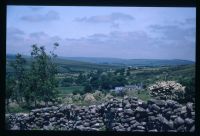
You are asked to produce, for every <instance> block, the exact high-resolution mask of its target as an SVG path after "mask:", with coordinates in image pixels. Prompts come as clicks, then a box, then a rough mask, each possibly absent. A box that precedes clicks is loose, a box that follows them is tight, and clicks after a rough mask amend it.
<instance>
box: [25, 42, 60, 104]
mask: <svg viewBox="0 0 200 136" xmlns="http://www.w3.org/2000/svg"><path fill="white" fill-rule="evenodd" d="M58 46H59V45H58V44H57V43H55V44H54V50H55V49H56V47H58ZM54 50H53V51H51V52H50V55H48V54H47V53H46V51H45V48H44V46H41V47H37V45H33V46H32V52H31V56H32V59H33V62H32V65H31V70H30V79H29V80H30V86H29V87H30V90H31V92H32V99H33V100H34V101H35V105H37V104H36V102H37V101H44V102H45V105H48V102H49V101H50V100H52V99H53V98H54V97H55V96H56V94H57V90H56V87H57V86H58V82H57V80H56V78H55V75H56V73H57V68H56V64H55V63H54V59H55V58H56V57H57V55H56V54H54Z"/></svg>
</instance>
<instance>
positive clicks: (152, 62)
mask: <svg viewBox="0 0 200 136" xmlns="http://www.w3.org/2000/svg"><path fill="white" fill-rule="evenodd" d="M63 58H64V59H67V60H76V61H82V62H89V63H96V64H107V65H115V66H176V65H187V64H194V62H193V61H189V60H179V59H172V60H166V59H121V58H97V57H63Z"/></svg>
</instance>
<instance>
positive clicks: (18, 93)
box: [6, 54, 27, 105]
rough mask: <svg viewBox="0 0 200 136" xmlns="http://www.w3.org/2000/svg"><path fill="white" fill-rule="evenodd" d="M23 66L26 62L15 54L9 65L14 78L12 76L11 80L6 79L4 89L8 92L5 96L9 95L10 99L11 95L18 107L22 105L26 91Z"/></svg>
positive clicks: (19, 55)
mask: <svg viewBox="0 0 200 136" xmlns="http://www.w3.org/2000/svg"><path fill="white" fill-rule="evenodd" d="M25 64H26V60H25V59H24V58H22V55H21V54H17V55H16V60H15V62H12V63H11V67H12V68H13V69H14V76H12V79H11V78H10V77H7V78H8V79H7V87H6V88H7V91H8V92H7V93H6V94H7V96H9V95H10V97H11V95H12V96H13V98H14V99H15V100H16V101H17V103H18V104H19V105H21V104H22V102H23V96H24V94H25V92H26V90H27V78H26V77H27V75H26V71H25V68H24V65H25ZM12 82H13V83H12ZM11 87H12V88H11ZM11 93H12V94H11Z"/></svg>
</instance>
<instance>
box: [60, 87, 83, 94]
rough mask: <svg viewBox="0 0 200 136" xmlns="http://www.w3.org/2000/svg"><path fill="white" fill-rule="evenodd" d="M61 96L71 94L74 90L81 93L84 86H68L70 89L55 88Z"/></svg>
mask: <svg viewBox="0 0 200 136" xmlns="http://www.w3.org/2000/svg"><path fill="white" fill-rule="evenodd" d="M57 89H58V90H59V92H60V94H61V95H65V94H69V93H73V92H74V91H76V90H80V91H82V90H83V89H84V86H70V87H59V88H57Z"/></svg>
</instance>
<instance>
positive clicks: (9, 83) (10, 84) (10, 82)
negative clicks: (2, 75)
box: [6, 75, 15, 111]
mask: <svg viewBox="0 0 200 136" xmlns="http://www.w3.org/2000/svg"><path fill="white" fill-rule="evenodd" d="M14 83H15V81H14V78H13V76H11V75H6V109H7V111H9V109H8V105H9V100H10V99H11V98H12V96H13V93H14V90H15V84H14Z"/></svg>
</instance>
